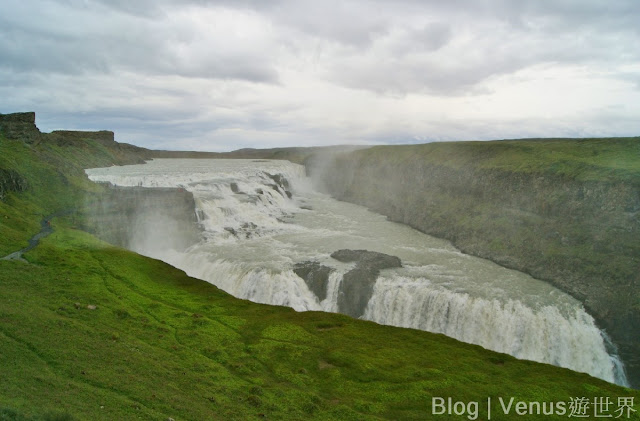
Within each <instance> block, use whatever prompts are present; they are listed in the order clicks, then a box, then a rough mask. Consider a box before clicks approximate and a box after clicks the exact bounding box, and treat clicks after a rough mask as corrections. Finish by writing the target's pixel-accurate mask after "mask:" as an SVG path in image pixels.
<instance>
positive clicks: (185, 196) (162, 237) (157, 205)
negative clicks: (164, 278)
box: [85, 187, 201, 251]
mask: <svg viewBox="0 0 640 421" xmlns="http://www.w3.org/2000/svg"><path fill="white" fill-rule="evenodd" d="M86 213H87V218H86V221H85V229H87V231H90V232H92V233H94V234H96V235H97V236H98V237H100V238H102V239H103V240H105V241H107V242H109V243H111V244H115V245H118V246H121V247H125V248H128V249H131V250H134V251H141V250H140V249H141V247H142V246H143V245H142V244H141V242H142V241H145V240H149V242H148V244H150V245H151V246H153V247H156V248H158V249H169V248H172V249H176V250H184V249H186V248H187V247H189V246H191V245H193V244H195V243H197V242H198V241H199V240H200V233H201V228H200V226H199V225H198V222H197V216H196V211H195V201H194V199H193V195H192V194H191V193H190V192H188V191H186V190H184V189H172V188H145V187H113V188H110V189H108V190H107V191H106V192H105V193H104V194H102V195H99V196H96V197H94V198H92V200H88V203H87V212H86ZM145 246H146V245H145Z"/></svg>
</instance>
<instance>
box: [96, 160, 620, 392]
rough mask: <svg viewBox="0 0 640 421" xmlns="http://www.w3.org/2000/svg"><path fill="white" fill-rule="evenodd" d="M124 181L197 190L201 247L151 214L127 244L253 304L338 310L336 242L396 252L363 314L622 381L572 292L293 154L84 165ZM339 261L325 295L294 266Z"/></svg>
mask: <svg viewBox="0 0 640 421" xmlns="http://www.w3.org/2000/svg"><path fill="white" fill-rule="evenodd" d="M87 174H88V175H89V178H90V179H92V180H94V181H100V182H110V183H112V184H114V185H118V186H143V187H179V188H184V189H186V190H188V191H190V192H192V193H193V195H194V199H195V202H196V208H197V209H196V212H197V216H198V221H199V224H200V225H201V227H202V229H203V234H202V239H201V241H200V242H199V243H197V244H195V245H193V246H191V247H189V248H188V249H186V250H181V249H177V250H176V249H173V248H172V247H170V244H172V241H171V238H170V237H172V236H179V235H180V233H179V232H172V233H169V234H167V233H166V232H163V230H161V229H158V224H161V223H162V222H159V221H157V220H155V219H154V215H153V214H149V215H148V216H146V217H145V218H144V220H145V221H147V222H148V223H144V221H143V222H142V223H140V224H137V225H136V226H134V227H131V230H130V232H131V235H132V240H133V241H132V242H131V248H132V249H133V250H134V251H136V252H139V253H141V254H144V255H147V256H150V257H154V258H158V259H162V260H164V261H166V262H168V263H170V264H172V265H174V266H176V267H178V268H180V269H182V270H184V271H185V272H187V273H188V274H189V275H190V276H193V277H197V278H200V279H203V280H206V281H208V282H211V283H213V284H214V285H216V286H218V287H219V288H221V289H223V290H225V291H227V292H229V293H230V294H232V295H234V296H236V297H239V298H243V299H248V300H251V301H255V302H260V303H266V304H274V305H284V306H289V307H292V308H294V309H295V310H297V311H306V310H322V311H329V312H337V311H339V310H340V309H339V306H338V296H339V294H340V293H341V282H342V276H343V275H344V274H345V273H346V272H348V271H350V270H351V269H353V267H354V263H343V262H339V261H337V260H336V259H334V258H332V257H331V256H330V255H331V253H333V252H335V251H337V250H340V249H352V250H369V251H375V252H380V253H385V254H388V255H392V256H397V257H399V258H400V259H401V261H402V267H401V268H393V269H383V270H382V271H381V272H380V275H379V277H378V278H377V280H376V281H375V284H374V286H373V293H372V294H371V296H370V298H369V299H368V303H367V305H366V308H365V309H364V312H363V314H362V316H361V317H362V318H364V319H368V320H372V321H374V322H377V323H381V324H388V325H394V326H400V327H410V328H415V329H421V330H427V331H430V332H437V333H443V334H445V335H447V336H450V337H453V338H456V339H459V340H461V341H464V342H469V343H474V344H478V345H481V346H483V347H485V348H488V349H491V350H494V351H498V352H504V353H507V354H511V355H513V356H515V357H517V358H522V359H529V360H534V361H539V362H544V363H549V364H554V365H557V366H561V367H566V368H570V369H572V370H575V371H580V372H586V373H589V374H591V375H593V376H595V377H598V378H601V379H604V380H607V381H609V382H614V383H618V384H621V385H627V381H626V378H625V375H624V369H623V366H622V363H621V362H620V360H619V359H618V357H617V356H616V355H615V352H614V351H613V347H612V346H611V344H610V342H609V340H608V338H607V337H606V335H605V334H604V332H602V331H601V330H599V329H598V327H597V326H596V325H595V323H594V320H593V318H592V317H591V316H590V315H589V314H587V313H586V312H585V310H584V308H583V306H582V305H581V304H580V303H579V302H578V301H577V300H575V299H574V298H572V297H570V296H569V295H567V294H565V293H563V292H561V291H560V290H558V289H556V288H554V287H553V286H551V285H549V284H547V283H546V282H543V281H540V280H537V279H534V278H532V277H531V276H529V275H527V274H524V273H521V272H518V271H514V270H510V269H506V268H503V267H501V266H499V265H497V264H495V263H493V262H490V261H488V260H484V259H481V258H477V257H473V256H469V255H466V254H463V253H461V252H460V251H459V250H457V249H456V248H455V247H453V246H452V245H451V244H450V243H449V242H448V241H445V240H441V239H437V238H434V237H431V236H428V235H426V234H423V233H421V232H418V231H416V230H414V229H412V228H410V227H407V226H405V225H402V224H398V223H394V222H390V221H387V220H386V218H385V217H384V216H382V215H379V214H376V213H373V212H370V211H369V210H367V209H366V208H363V207H361V206H357V205H353V204H349V203H345V202H340V201H337V200H335V199H332V198H331V197H330V196H328V195H326V194H322V193H320V192H318V191H316V190H315V189H314V187H313V183H312V182H311V180H309V179H308V178H307V177H306V176H305V170H304V167H302V166H300V165H296V164H292V163H290V162H288V161H266V160H214V159H156V160H153V161H150V162H148V163H147V164H144V165H130V166H123V167H109V168H97V169H91V170H87ZM303 262H317V263H318V264H319V265H322V266H326V267H329V268H331V269H332V272H331V274H330V276H329V277H328V282H327V285H326V296H324V295H323V296H322V297H321V298H322V299H321V298H318V296H316V295H315V294H314V293H313V292H312V291H311V290H310V288H309V287H308V286H307V283H305V281H304V280H303V279H302V278H300V277H299V276H298V275H296V273H295V272H294V268H295V267H296V265H299V264H301V263H303Z"/></svg>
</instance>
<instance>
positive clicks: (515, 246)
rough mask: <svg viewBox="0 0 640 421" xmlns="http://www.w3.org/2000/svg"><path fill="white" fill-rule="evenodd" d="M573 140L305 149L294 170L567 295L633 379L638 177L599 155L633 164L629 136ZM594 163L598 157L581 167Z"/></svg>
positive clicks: (637, 342) (638, 340) (639, 308)
mask: <svg viewBox="0 0 640 421" xmlns="http://www.w3.org/2000/svg"><path fill="white" fill-rule="evenodd" d="M535 142H538V143H535ZM581 142H582V143H581V144H579V142H578V141H575V144H572V143H571V142H570V141H565V140H559V141H557V142H556V143H554V142H553V141H536V140H531V141H517V142H500V141H499V142H459V143H458V142H454V143H447V144H427V145H411V146H385V147H374V148H370V149H366V150H360V151H354V152H351V153H346V154H335V155H333V156H331V157H322V156H311V157H310V158H308V159H307V162H306V165H307V168H308V171H309V173H310V174H311V175H312V176H313V177H314V178H316V179H317V180H319V181H321V183H322V185H323V187H324V188H325V189H326V191H327V192H328V193H330V194H332V195H333V196H334V197H336V198H338V199H340V200H345V201H349V202H353V203H357V204H360V205H364V206H367V207H368V208H370V209H372V210H373V211H376V212H378V213H381V214H383V215H386V216H387V217H388V218H389V219H391V220H393V221H397V222H401V223H404V224H407V225H410V226H412V227H414V228H416V229H418V230H420V231H423V232H426V233H428V234H431V235H434V236H437V237H441V238H446V239H449V240H451V241H452V242H453V244H455V245H456V246H457V247H458V248H459V249H460V250H462V251H463V252H465V253H469V254H472V255H476V256H480V257H484V258H487V259H490V260H492V261H495V262H497V263H499V264H501V265H503V266H506V267H509V268H513V269H517V270H520V271H523V272H527V273H529V274H531V275H533V276H534V277H536V278H539V279H542V280H546V281H548V282H550V283H552V284H554V285H555V286H557V287H559V288H560V289H562V290H564V291H566V292H568V293H569V294H571V295H573V296H574V297H576V298H578V299H579V300H581V301H582V302H583V303H584V305H585V307H586V308H587V310H588V311H589V312H590V313H591V314H592V315H593V316H594V317H595V318H596V319H597V321H598V322H599V324H600V325H601V327H603V328H604V329H605V330H606V332H607V333H608V334H609V335H610V336H611V337H612V338H613V339H614V342H615V343H616V344H617V346H618V347H619V351H620V353H621V356H622V357H623V359H624V360H625V363H626V364H627V369H628V371H629V377H630V378H631V381H632V382H634V384H635V386H638V384H639V383H638V382H639V380H640V360H639V359H638V355H639V354H638V349H640V329H638V326H640V177H639V176H638V171H637V170H634V169H633V168H627V167H628V166H625V165H624V163H622V164H620V163H618V162H611V159H612V158H614V157H616V156H618V154H617V153H616V149H620V150H621V152H622V153H623V154H624V153H630V154H636V155H635V158H636V159H637V157H638V156H640V154H638V153H639V152H640V150H639V149H638V146H639V145H640V139H638V138H635V139H633V138H632V139H627V140H624V141H623V140H615V139H614V140H610V141H609V143H606V141H603V140H598V141H595V140H594V143H593V144H589V143H588V142H586V143H585V141H581ZM603 142H604V143H603ZM567 148H569V149H570V152H571V153H567ZM572 148H573V149H576V148H577V151H574V150H573V149H572ZM539 149H540V150H542V151H545V150H546V152H548V154H547V155H545V156H543V157H540V155H539V154H540V151H539ZM594 154H596V155H597V154H602V156H601V157H600V158H602V159H599V157H597V156H595V155H594ZM583 155H586V158H585V157H584V156H583ZM554 157H555V158H554ZM601 161H609V162H607V164H606V165H605V166H604V167H599V166H598V165H594V164H593V162H601Z"/></svg>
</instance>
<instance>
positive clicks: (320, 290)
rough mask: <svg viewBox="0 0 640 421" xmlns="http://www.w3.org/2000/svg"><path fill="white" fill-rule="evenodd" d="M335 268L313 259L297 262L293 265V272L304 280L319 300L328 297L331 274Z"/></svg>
mask: <svg viewBox="0 0 640 421" xmlns="http://www.w3.org/2000/svg"><path fill="white" fill-rule="evenodd" d="M334 270H335V269H333V268H331V267H329V266H324V265H321V264H320V263H318V262H311V261H307V262H302V263H296V265H295V266H294V267H293V272H294V273H295V274H296V275H298V276H299V277H300V278H302V279H303V280H304V282H305V283H306V284H307V286H308V287H309V290H311V292H313V293H314V294H315V295H316V297H318V301H322V300H324V299H325V298H327V287H328V285H329V275H331V273H332V272H333V271H334Z"/></svg>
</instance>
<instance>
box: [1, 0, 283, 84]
mask: <svg viewBox="0 0 640 421" xmlns="http://www.w3.org/2000/svg"><path fill="white" fill-rule="evenodd" d="M130 3H136V2H121V3H118V2H116V3H114V7H116V6H118V5H124V4H130ZM64 4H65V8H64V9H47V8H44V7H43V8H42V10H40V11H38V12H37V13H34V14H30V13H27V12H28V10H25V9H24V8H18V9H17V10H16V12H15V14H14V16H11V15H7V16H2V17H0V25H1V27H2V29H0V56H1V57H2V61H0V67H4V68H11V69H14V70H16V71H28V72H35V73H49V72H53V73H61V74H74V75H77V74H82V73H95V72H98V73H113V72H116V71H118V70H128V71H135V72H142V73H148V74H156V75H158V74H173V75H180V76H184V77H200V78H212V79H240V80H248V81H253V82H267V83H274V82H277V80H278V75H277V71H276V69H275V67H274V63H273V61H272V58H271V56H270V55H269V52H268V51H265V49H260V46H257V47H254V46H252V44H250V43H249V42H244V43H243V44H238V45H234V44H233V43H234V42H235V41H236V40H235V39H234V38H233V36H231V37H230V38H229V39H227V40H213V41H214V42H212V43H209V42H208V40H206V39H202V36H201V34H198V33H197V32H196V31H197V29H198V28H192V27H190V26H189V25H188V22H186V23H180V22H176V21H175V20H174V21H165V20H163V19H161V20H149V19H146V18H140V17H138V16H137V15H117V14H116V15H114V14H113V13H102V12H103V10H102V9H101V8H99V7H98V8H96V7H95V4H93V3H87V4H89V5H90V6H91V5H93V6H91V7H86V6H83V7H81V5H82V4H84V3H81V2H76V1H71V2H64ZM136 4H137V3H136ZM123 7H124V6H123ZM104 10H106V11H107V12H108V11H109V9H104ZM63 19H68V20H69V22H65V21H63ZM240 41H242V40H240ZM194 45H195V47H194Z"/></svg>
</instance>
